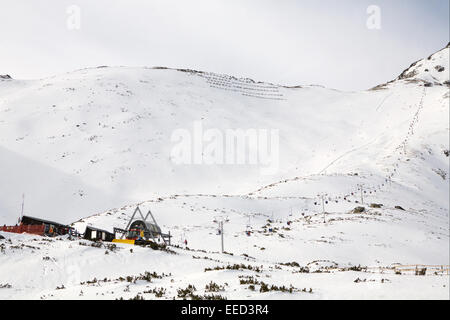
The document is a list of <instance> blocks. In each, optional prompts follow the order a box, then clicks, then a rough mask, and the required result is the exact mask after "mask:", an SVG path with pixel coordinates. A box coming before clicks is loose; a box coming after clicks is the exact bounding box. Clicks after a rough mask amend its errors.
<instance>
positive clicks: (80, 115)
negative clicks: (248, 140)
mask: <svg viewBox="0 0 450 320" xmlns="http://www.w3.org/2000/svg"><path fill="white" fill-rule="evenodd" d="M449 84H450V82H449V47H448V46H447V47H446V48H444V49H443V50H441V51H439V52H437V53H435V54H433V55H431V56H430V57H427V58H425V59H423V60H420V61H418V62H416V63H414V64H413V65H411V66H410V67H409V68H408V69H406V70H405V72H403V73H402V74H401V75H400V76H399V77H398V78H397V79H395V80H393V81H390V82H388V83H386V84H382V85H380V86H377V87H375V88H373V89H371V90H367V91H362V92H341V91H338V90H332V89H327V88H323V87H319V86H314V85H304V86H298V87H285V86H281V85H276V84H268V83H259V82H256V81H253V80H249V79H239V78H236V77H231V76H226V75H217V74H214V73H207V72H199V71H193V70H175V69H168V68H160V67H159V68H128V67H99V68H91V69H83V70H78V71H75V72H72V73H68V74H63V75H58V76H55V77H52V78H45V79H39V80H15V79H9V78H7V77H3V78H1V79H0V177H1V180H0V181H1V182H0V224H1V225H3V224H6V225H14V224H15V223H16V222H17V219H18V218H19V216H20V207H21V202H22V194H25V213H26V214H28V215H31V216H36V217H42V218H45V219H50V220H55V221H60V222H62V223H67V224H72V225H73V226H74V227H75V228H76V229H77V230H78V231H79V232H81V233H82V232H84V229H85V227H86V226H88V225H90V226H95V227H98V228H102V229H105V230H110V231H112V230H113V228H114V227H119V228H124V227H125V226H126V224H127V222H128V220H129V218H130V216H131V215H132V214H133V212H134V210H135V209H136V207H137V206H139V207H140V209H141V210H142V212H146V211H148V210H151V211H152V213H153V214H154V215H155V217H156V219H157V220H158V223H159V225H160V226H161V228H162V229H163V230H164V231H170V232H171V235H172V236H173V238H172V245H171V246H169V247H167V249H166V250H153V249H151V248H148V247H140V246H131V245H127V244H116V243H114V244H113V243H108V242H103V243H100V242H91V241H88V240H82V239H69V237H68V236H64V237H53V238H52V237H40V236H36V235H29V234H25V233H24V234H15V233H8V232H0V236H2V237H4V239H0V299H446V300H448V299H449V298H450V297H449V285H450V276H449V264H450V262H449V249H450V248H449V149H450V148H449V98H450V96H449ZM198 122H201V124H202V126H203V128H204V129H205V130H206V129H208V128H213V129H219V130H222V131H225V130H226V129H230V128H231V129H237V128H242V129H244V130H245V129H249V128H255V129H278V130H279V163H278V170H277V171H276V172H275V173H273V174H267V175H264V174H261V170H262V169H264V166H255V165H229V164H224V165H217V164H215V165H214V164H213V165H205V164H175V163H174V162H173V161H172V160H171V158H170V156H171V148H172V147H173V141H171V136H172V133H173V132H174V131H175V130H177V129H186V130H192V128H193V124H194V123H198ZM219 220H220V221H222V220H223V221H225V223H224V250H225V253H222V252H221V237H220V236H219V235H218V232H217V224H216V223H215V221H219ZM0 238H1V237H0ZM185 240H187V244H186V243H185ZM424 268H426V274H425V275H420V270H423V269H424Z"/></svg>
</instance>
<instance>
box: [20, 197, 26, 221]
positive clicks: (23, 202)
mask: <svg viewBox="0 0 450 320" xmlns="http://www.w3.org/2000/svg"><path fill="white" fill-rule="evenodd" d="M24 207H25V193H22V210H21V212H20V220H22V217H23V209H24Z"/></svg>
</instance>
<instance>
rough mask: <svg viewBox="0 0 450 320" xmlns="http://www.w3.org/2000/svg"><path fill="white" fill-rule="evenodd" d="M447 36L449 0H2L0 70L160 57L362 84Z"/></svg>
mask: <svg viewBox="0 0 450 320" xmlns="http://www.w3.org/2000/svg"><path fill="white" fill-rule="evenodd" d="M71 5H75V6H77V7H78V8H80V25H79V26H80V28H79V29H77V28H75V29H73V27H74V26H76V24H75V25H74V21H75V22H76V19H74V17H76V16H74V15H73V11H70V12H69V13H68V12H67V10H68V8H69V7H70V6H71ZM370 5H376V6H378V7H379V8H380V15H379V17H380V20H377V19H376V18H377V14H376V13H375V12H374V11H370V13H369V14H368V13H367V9H368V7H369V6H370ZM368 19H369V22H370V23H369V25H370V26H371V27H372V29H370V28H368V27H367V21H368ZM374 19H375V20H374ZM68 21H69V26H70V27H68ZM374 21H375V24H374ZM377 21H379V22H380V23H379V26H380V27H381V29H376V28H375V29H373V27H374V26H376V25H377ZM448 41H449V0H426V1H425V0H372V1H366V0H339V1H338V0H309V1H302V0H223V1H222V0H217V1H214V0H189V1H187V0H180V1H174V0H161V1H155V0H116V1H114V0H78V1H77V0H72V1H66V0H39V1H34V0H27V1H25V0H0V74H10V75H11V76H13V77H14V78H18V79H31V78H42V77H47V76H52V75H55V74H59V73H63V72H68V71H72V70H76V69H80V68H84V67H95V66H99V65H110V66H119V65H124V66H167V67H182V68H192V69H197V70H204V71H212V72H218V73H225V74H230V75H235V76H240V77H250V78H253V79H255V80H260V81H268V82H273V83H279V84H286V85H301V84H321V85H324V86H327V87H331V88H337V89H342V90H360V89H367V88H370V87H372V86H375V85H377V84H379V83H383V82H386V81H388V80H391V79H393V78H395V77H396V76H397V75H398V74H400V72H401V71H403V70H404V69H405V68H406V67H408V66H409V64H411V63H412V62H414V61H415V60H418V59H420V58H423V57H426V56H428V55H429V54H431V53H433V52H435V51H437V50H439V49H441V48H443V47H444V46H445V45H446V44H447V43H448Z"/></svg>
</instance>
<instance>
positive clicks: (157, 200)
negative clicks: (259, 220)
mask: <svg viewBox="0 0 450 320" xmlns="http://www.w3.org/2000/svg"><path fill="white" fill-rule="evenodd" d="M193 197H195V198H221V197H222V198H240V199H252V200H254V199H256V200H313V198H308V197H295V196H271V197H267V196H249V195H246V194H243V195H228V194H223V195H216V194H175V195H170V196H162V197H158V198H156V199H150V200H144V201H141V202H137V203H133V204H128V205H125V206H122V207H120V208H111V209H108V210H105V211H102V212H99V213H95V214H92V215H90V216H86V217H82V218H80V219H78V220H76V221H74V222H72V223H70V225H73V224H74V223H78V222H80V221H81V220H84V219H89V218H92V217H97V216H100V215H104V214H107V213H110V212H117V211H119V210H127V209H130V208H135V207H137V206H142V205H145V204H149V203H158V202H163V201H165V200H174V199H182V198H193ZM291 207H292V208H295V207H294V206H287V207H286V208H285V209H287V208H291ZM231 211H235V212H237V213H240V214H242V213H241V212H238V211H236V210H231ZM251 214H255V213H251Z"/></svg>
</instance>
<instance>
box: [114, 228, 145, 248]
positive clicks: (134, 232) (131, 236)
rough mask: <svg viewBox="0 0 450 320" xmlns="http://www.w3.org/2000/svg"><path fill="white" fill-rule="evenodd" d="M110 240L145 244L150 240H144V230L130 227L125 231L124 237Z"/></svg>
mask: <svg viewBox="0 0 450 320" xmlns="http://www.w3.org/2000/svg"><path fill="white" fill-rule="evenodd" d="M112 242H116V243H126V244H137V245H145V244H149V243H150V242H151V241H150V240H145V238H144V230H142V229H130V230H129V231H128V233H127V237H126V239H114V240H113V241H112Z"/></svg>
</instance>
